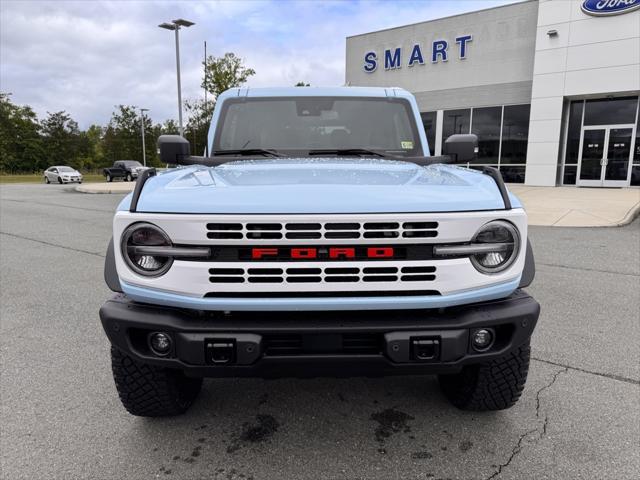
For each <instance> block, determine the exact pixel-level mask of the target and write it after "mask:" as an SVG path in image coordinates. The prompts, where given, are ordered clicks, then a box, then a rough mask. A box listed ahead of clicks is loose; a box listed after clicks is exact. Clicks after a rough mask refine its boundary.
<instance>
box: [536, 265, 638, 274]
mask: <svg viewBox="0 0 640 480" xmlns="http://www.w3.org/2000/svg"><path fill="white" fill-rule="evenodd" d="M536 265H542V266H545V267H555V268H565V269H567V270H578V271H582V272H594V273H610V274H612V275H624V276H627V277H640V274H637V273H630V272H616V271H613V270H601V269H597V268H584V267H572V266H571V265H563V264H561V263H543V262H536Z"/></svg>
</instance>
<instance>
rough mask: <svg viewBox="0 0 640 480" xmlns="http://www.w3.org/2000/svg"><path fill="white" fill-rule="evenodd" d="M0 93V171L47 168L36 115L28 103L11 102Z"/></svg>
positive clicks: (13, 171)
mask: <svg viewBox="0 0 640 480" xmlns="http://www.w3.org/2000/svg"><path fill="white" fill-rule="evenodd" d="M10 95H11V94H9V93H0V171H3V172H7V173H18V172H35V171H38V170H41V169H44V168H47V166H48V165H46V164H47V157H46V155H45V150H44V148H43V145H42V139H41V137H40V124H39V123H38V117H37V116H36V114H35V112H34V111H33V109H32V108H31V107H29V106H20V105H15V104H14V103H13V102H11V99H10Z"/></svg>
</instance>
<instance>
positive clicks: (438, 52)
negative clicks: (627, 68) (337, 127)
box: [362, 0, 640, 73]
mask: <svg viewBox="0 0 640 480" xmlns="http://www.w3.org/2000/svg"><path fill="white" fill-rule="evenodd" d="M639 1H640V0H639ZM472 40H473V36H472V35H470V34H467V35H460V36H459V37H456V39H455V47H454V46H453V45H449V42H448V41H447V40H435V41H433V42H431V44H430V45H421V44H419V43H415V44H413V45H411V48H409V49H407V50H404V51H403V48H402V47H397V48H388V49H386V50H384V51H383V52H381V56H380V57H378V53H377V52H375V51H369V52H367V53H365V54H364V64H363V66H362V68H363V69H364V71H365V72H367V73H373V72H375V71H376V69H377V68H378V64H381V65H384V69H385V70H395V69H397V68H402V66H403V65H406V66H407V67H413V66H414V65H424V64H425V62H430V63H439V62H446V61H447V60H448V59H449V48H450V47H451V49H455V50H457V52H458V59H460V60H464V59H465V58H467V51H468V50H469V43H470V42H471V41H472ZM454 55H455V54H454Z"/></svg>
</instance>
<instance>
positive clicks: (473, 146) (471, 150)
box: [442, 133, 478, 163]
mask: <svg viewBox="0 0 640 480" xmlns="http://www.w3.org/2000/svg"><path fill="white" fill-rule="evenodd" d="M442 153H443V154H444V155H449V156H450V157H451V158H452V160H453V161H452V163H466V162H471V161H473V160H475V159H477V158H478V136H477V135H474V134H473V133H469V134H456V135H451V136H450V137H449V138H447V139H446V140H445V142H444V148H443V152H442Z"/></svg>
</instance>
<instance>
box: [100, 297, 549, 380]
mask: <svg viewBox="0 0 640 480" xmlns="http://www.w3.org/2000/svg"><path fill="white" fill-rule="evenodd" d="M539 314H540V306H539V305H538V303H537V302H536V301H535V300H534V299H533V298H531V297H530V296H529V295H527V294H526V293H525V292H523V291H521V290H517V291H516V292H515V293H514V294H512V295H511V296H509V297H508V298H505V299H501V300H495V301H491V302H483V303H477V304H472V305H465V306H459V307H451V308H447V309H441V310H397V311H363V312H351V311H348V312H342V311H338V312H335V311H332V312H233V313H230V314H225V313H223V312H198V311H193V310H181V309H176V308H171V307H161V306H156V305H145V304H139V303H136V302H133V301H131V300H130V299H128V298H127V297H126V296H125V295H116V296H115V297H114V298H112V299H111V300H109V301H107V302H106V303H105V304H104V305H103V306H102V308H101V309H100V318H101V321H102V326H103V328H104V330H105V332H106V334H107V336H108V337H109V340H110V342H111V343H112V344H113V345H114V346H116V347H117V348H119V349H121V350H122V351H124V352H126V353H127V354H129V355H131V356H132V357H134V358H137V359H138V360H139V361H141V362H144V363H148V364H152V365H157V366H164V367H169V368H176V369H180V370H182V371H184V372H185V373H186V374H187V375H190V376H194V377H205V376H206V377H283V376H294V377H308V376H362V375H372V376H380V375H402V374H433V373H454V372H457V371H459V370H460V369H461V368H462V367H463V366H464V365H471V364H476V363H481V362H486V361H489V360H492V359H494V358H498V357H501V356H503V355H505V354H507V353H508V352H510V351H513V350H514V349H516V348H518V347H519V346H520V345H522V344H523V343H525V342H526V341H527V340H528V339H529V338H530V337H531V335H532V333H533V331H534V329H535V326H536V323H537V320H538V316H539ZM474 328H494V329H495V330H496V332H501V335H502V341H500V342H499V343H496V345H495V347H492V348H491V349H490V350H489V351H487V352H480V353H479V352H474V351H473V350H472V349H471V347H470V346H469V343H468V335H467V332H469V331H470V330H471V329H474ZM140 330H143V331H163V332H168V333H169V334H171V335H172V336H173V338H174V339H175V341H176V356H175V357H172V358H159V357H154V356H153V355H152V354H150V353H148V352H147V353H145V352H144V351H140V350H139V349H137V348H136V346H135V345H134V344H133V343H132V341H131V334H130V332H132V331H136V332H139V331H140ZM391 333H393V334H394V335H393V336H391V337H389V336H387V337H386V342H385V343H386V346H384V347H385V349H384V350H383V352H381V353H379V354H372V353H371V352H369V351H366V352H361V353H360V352H350V353H348V354H345V352H335V353H331V350H332V348H331V347H332V345H331V344H326V345H324V344H322V345H318V346H319V347H326V348H321V350H324V351H325V352H327V353H322V354H316V353H313V352H305V353H304V354H301V355H297V354H289V355H276V354H269V355H264V354H263V355H261V356H260V357H259V358H257V359H256V361H255V362H253V363H251V364H250V365H238V364H235V365H224V366H220V365H215V366H214V365H208V364H207V363H206V361H205V359H204V356H203V355H204V341H205V339H208V338H213V337H220V338H230V339H236V340H237V339H239V338H244V337H243V336H244V335H246V334H252V335H256V336H257V337H258V338H260V339H267V338H270V337H271V336H273V335H277V336H283V335H292V334H295V335H302V336H305V335H306V336H313V337H314V338H315V339H317V340H318V341H324V340H323V339H324V338H326V339H331V338H334V337H335V336H336V335H341V336H343V337H344V336H345V335H354V334H369V335H372V336H377V337H380V336H384V335H387V334H391ZM411 337H417V338H439V339H441V342H443V343H441V347H442V350H441V352H440V354H439V355H440V356H439V358H438V359H433V361H431V360H430V361H429V362H415V361H411V360H409V361H407V359H406V358H404V355H403V357H402V358H400V357H397V355H400V354H401V353H402V352H403V351H404V350H402V348H400V347H402V345H404V344H407V342H406V340H407V339H410V338H411ZM394 339H395V341H401V343H402V345H399V347H398V348H394V345H393V344H392V343H390V341H391V340H394ZM447 339H449V340H447ZM259 343H260V342H259V341H258V340H256V341H254V344H255V345H258V344H259ZM260 348H262V347H260ZM389 349H391V350H389ZM390 352H392V353H390ZM394 357H395V359H394Z"/></svg>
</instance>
